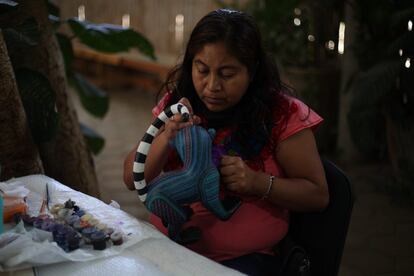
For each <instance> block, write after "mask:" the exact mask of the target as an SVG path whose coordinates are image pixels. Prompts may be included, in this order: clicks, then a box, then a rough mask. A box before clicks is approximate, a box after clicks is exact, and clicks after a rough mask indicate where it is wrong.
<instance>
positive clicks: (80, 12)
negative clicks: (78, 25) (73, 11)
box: [78, 5, 86, 21]
mask: <svg viewBox="0 0 414 276" xmlns="http://www.w3.org/2000/svg"><path fill="white" fill-rule="evenodd" d="M78 19H79V21H85V19H86V11H85V6H84V5H81V6H79V7H78Z"/></svg>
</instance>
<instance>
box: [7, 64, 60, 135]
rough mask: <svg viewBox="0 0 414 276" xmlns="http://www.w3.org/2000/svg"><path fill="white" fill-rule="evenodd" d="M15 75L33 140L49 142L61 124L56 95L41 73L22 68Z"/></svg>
mask: <svg viewBox="0 0 414 276" xmlns="http://www.w3.org/2000/svg"><path fill="white" fill-rule="evenodd" d="M15 74H16V81H17V85H18V87H19V92H20V97H21V98H22V102H23V106H24V109H25V111H26V116H27V120H28V122H29V126H30V129H31V131H32V135H33V138H34V140H35V141H36V142H37V143H43V142H47V141H49V140H50V139H52V138H53V137H54V135H55V134H56V130H57V127H58V122H59V116H58V113H57V112H56V93H55V91H54V90H53V89H52V87H51V86H50V83H49V81H48V79H47V78H46V77H45V76H43V75H42V74H41V73H39V72H36V71H33V70H30V69H27V68H21V69H19V70H17V71H16V73H15Z"/></svg>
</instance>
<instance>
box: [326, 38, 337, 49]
mask: <svg viewBox="0 0 414 276" xmlns="http://www.w3.org/2000/svg"><path fill="white" fill-rule="evenodd" d="M325 47H326V48H328V50H331V51H332V50H333V49H335V42H333V41H332V40H329V41H328V42H326V45H325Z"/></svg>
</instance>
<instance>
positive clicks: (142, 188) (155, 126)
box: [133, 103, 190, 202]
mask: <svg viewBox="0 0 414 276" xmlns="http://www.w3.org/2000/svg"><path fill="white" fill-rule="evenodd" d="M178 113H179V114H182V115H183V121H187V120H188V119H189V118H190V113H189V111H188V109H187V107H186V106H185V105H183V104H182V103H177V104H174V105H172V106H170V107H167V108H166V109H165V110H164V111H163V112H161V113H160V115H158V117H157V118H156V119H155V121H154V122H153V123H152V124H151V126H150V127H149V128H148V129H147V131H146V133H145V135H144V137H142V139H141V141H140V143H139V145H138V149H137V153H136V154H135V161H134V167H133V174H134V185H135V189H136V190H137V192H138V197H139V199H140V200H141V201H142V202H145V200H146V198H147V192H148V189H147V183H146V182H145V178H144V169H145V160H146V158H147V154H148V151H149V149H150V147H151V144H152V141H153V140H154V137H155V136H156V135H157V133H158V131H159V130H160V128H161V127H162V126H163V125H164V124H165V122H166V121H167V120H168V119H169V118H171V117H172V116H174V114H178Z"/></svg>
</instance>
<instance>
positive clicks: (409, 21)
mask: <svg viewBox="0 0 414 276" xmlns="http://www.w3.org/2000/svg"><path fill="white" fill-rule="evenodd" d="M412 29H413V21H411V20H408V30H409V31H410V32H411V30H412Z"/></svg>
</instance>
